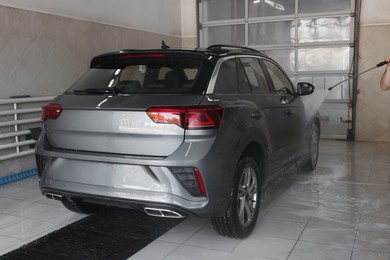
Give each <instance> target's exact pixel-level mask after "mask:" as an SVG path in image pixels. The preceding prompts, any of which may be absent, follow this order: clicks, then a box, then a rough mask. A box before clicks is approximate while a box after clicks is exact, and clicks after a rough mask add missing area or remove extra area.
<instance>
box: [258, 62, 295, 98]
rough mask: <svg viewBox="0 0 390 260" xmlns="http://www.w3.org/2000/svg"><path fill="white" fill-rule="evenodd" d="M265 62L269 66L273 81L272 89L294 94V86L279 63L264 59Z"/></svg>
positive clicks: (268, 69)
mask: <svg viewBox="0 0 390 260" xmlns="http://www.w3.org/2000/svg"><path fill="white" fill-rule="evenodd" d="M263 63H264V65H265V67H266V68H267V71H268V73H269V75H270V77H271V80H272V83H273V88H272V91H273V92H278V93H286V94H291V95H292V94H294V86H293V85H292V83H291V82H290V80H289V79H288V78H287V76H286V75H285V74H284V73H283V71H282V70H281V69H280V68H279V67H278V66H277V65H275V64H274V63H272V62H270V61H268V60H263Z"/></svg>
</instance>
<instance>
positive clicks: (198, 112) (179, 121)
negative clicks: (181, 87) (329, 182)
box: [146, 106, 223, 130]
mask: <svg viewBox="0 0 390 260" xmlns="http://www.w3.org/2000/svg"><path fill="white" fill-rule="evenodd" d="M146 112H147V114H148V115H149V117H150V118H151V119H152V120H153V122H155V123H160V124H175V125H178V126H180V127H181V128H184V129H189V130H193V129H217V128H219V126H220V125H221V122H222V116H223V107H220V106H199V107H152V108H149V109H148V110H147V111H146Z"/></svg>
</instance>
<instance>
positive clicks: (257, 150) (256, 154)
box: [240, 142, 268, 183]
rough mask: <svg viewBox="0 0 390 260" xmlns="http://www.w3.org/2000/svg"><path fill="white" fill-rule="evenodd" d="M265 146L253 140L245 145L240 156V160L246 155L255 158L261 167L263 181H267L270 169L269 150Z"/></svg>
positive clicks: (261, 179)
mask: <svg viewBox="0 0 390 260" xmlns="http://www.w3.org/2000/svg"><path fill="white" fill-rule="evenodd" d="M264 146H265V145H262V144H260V143H259V142H251V143H249V144H248V145H247V146H246V147H245V149H244V150H243V152H242V154H241V157H240V160H241V159H242V158H244V157H246V156H250V157H252V158H253V159H254V160H255V162H256V164H257V166H258V167H259V169H260V181H261V183H265V180H266V178H267V170H268V163H267V162H268V160H267V152H266V151H267V150H266V148H265V147H264Z"/></svg>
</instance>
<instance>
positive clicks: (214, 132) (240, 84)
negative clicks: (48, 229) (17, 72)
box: [36, 45, 320, 238]
mask: <svg viewBox="0 0 390 260" xmlns="http://www.w3.org/2000/svg"><path fill="white" fill-rule="evenodd" d="M313 91H314V87H313V85H311V84H310V83H298V84H297V86H294V85H293V84H292V83H291V81H290V79H289V78H288V77H287V76H286V74H285V72H284V71H283V70H282V69H281V67H280V66H279V65H278V64H277V63H276V62H275V61H274V60H272V59H271V58H269V57H267V56H265V55H263V54H261V53H260V52H258V51H256V50H253V49H249V48H245V47H237V46H228V45H214V46H210V47H209V48H207V49H196V50H171V49H166V48H163V49H161V50H160V49H156V50H123V51H119V52H115V53H108V54H102V55H99V56H96V57H94V58H93V59H92V61H91V66H90V70H89V71H88V72H87V73H86V74H85V75H84V76H83V77H82V78H81V79H79V80H78V81H77V82H76V83H74V84H73V85H72V86H71V87H70V88H69V89H68V90H67V91H66V92H65V93H64V94H62V95H60V96H58V97H57V98H56V99H54V100H53V101H52V103H50V104H48V105H46V106H44V107H43V108H42V129H43V131H42V134H41V136H40V138H39V141H38V143H37V146H36V158H37V166H38V170H39V177H40V183H39V185H40V189H41V191H42V193H43V194H44V196H46V197H48V198H52V199H56V200H61V201H62V203H63V205H64V206H65V207H66V208H68V209H70V210H72V211H75V212H79V213H87V214H90V213H94V212H97V211H99V210H101V209H103V208H104V207H106V206H107V205H113V206H119V207H129V208H135V209H139V210H142V211H144V212H145V213H146V214H148V215H152V216H158V217H171V218H182V217H185V216H186V215H188V214H193V215H197V216H202V217H205V216H206V217H211V221H212V224H213V226H214V228H215V229H216V231H217V232H219V233H220V234H221V235H224V236H229V237H234V238H243V237H246V236H248V235H249V234H250V233H251V231H252V230H253V228H254V226H255V223H256V220H257V216H258V213H259V208H260V193H261V188H262V187H263V186H264V184H266V182H267V179H269V177H270V176H271V175H273V174H276V173H278V172H281V171H282V170H283V169H286V167H290V166H292V165H294V164H295V165H298V166H299V167H300V168H301V169H302V170H303V171H311V170H313V169H314V168H315V167H316V163H317V156H318V144H319V131H320V126H319V117H318V115H317V114H316V113H314V112H311V111H309V112H308V111H306V110H305V107H304V105H303V102H302V100H301V96H303V95H308V94H311V93H312V92H313ZM310 112H311V113H310ZM309 115H311V116H309Z"/></svg>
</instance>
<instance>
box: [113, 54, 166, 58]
mask: <svg viewBox="0 0 390 260" xmlns="http://www.w3.org/2000/svg"><path fill="white" fill-rule="evenodd" d="M156 57H165V55H164V54H161V53H145V54H130V55H122V56H119V59H120V60H123V59H137V58H156Z"/></svg>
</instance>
